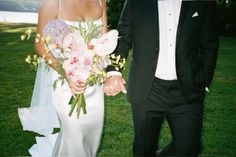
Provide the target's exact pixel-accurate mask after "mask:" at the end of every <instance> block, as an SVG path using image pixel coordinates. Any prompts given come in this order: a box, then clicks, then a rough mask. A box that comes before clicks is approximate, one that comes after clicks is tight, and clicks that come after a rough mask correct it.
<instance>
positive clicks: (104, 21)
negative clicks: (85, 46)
mask: <svg viewBox="0 0 236 157" xmlns="http://www.w3.org/2000/svg"><path fill="white" fill-rule="evenodd" d="M100 1H101V5H102V34H104V33H106V32H107V5H106V0H100Z"/></svg>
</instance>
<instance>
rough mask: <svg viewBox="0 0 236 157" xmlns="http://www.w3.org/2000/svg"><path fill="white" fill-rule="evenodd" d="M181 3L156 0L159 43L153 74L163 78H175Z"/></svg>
mask: <svg viewBox="0 0 236 157" xmlns="http://www.w3.org/2000/svg"><path fill="white" fill-rule="evenodd" d="M181 4H182V1H181V0H158V11H159V12H158V14H159V42H160V43H159V57H158V62H157V68H156V73H155V76H156V77H157V78H160V79H163V80H177V75H176V65H175V47H176V33H177V27H178V22H179V16H180V10H181Z"/></svg>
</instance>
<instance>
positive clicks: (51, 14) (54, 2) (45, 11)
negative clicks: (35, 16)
mask: <svg viewBox="0 0 236 157" xmlns="http://www.w3.org/2000/svg"><path fill="white" fill-rule="evenodd" d="M58 5H59V3H58V0H50V1H49V0H42V1H41V4H40V9H39V15H41V16H43V17H45V16H46V17H48V18H56V17H57V15H58Z"/></svg>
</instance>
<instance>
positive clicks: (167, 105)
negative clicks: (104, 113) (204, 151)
mask: <svg viewBox="0 0 236 157" xmlns="http://www.w3.org/2000/svg"><path fill="white" fill-rule="evenodd" d="M200 95H201V96H199V99H197V100H195V101H194V102H192V103H187V102H186V101H185V100H184V98H183V95H182V92H181V89H180V85H179V83H178V81H164V80H160V79H157V78H155V80H154V82H153V86H152V89H151V92H150V94H149V96H148V99H147V100H146V101H145V102H144V103H143V104H132V113H133V120H134V132H135V135H134V141H133V155H134V156H135V157H155V154H156V151H157V149H158V140H159V135H160V130H161V126H162V124H163V121H164V119H167V122H168V125H169V128H170V131H171V135H172V141H171V142H170V143H169V144H168V145H167V146H166V147H165V148H164V149H163V150H162V152H161V153H160V156H181V157H192V156H198V154H199V153H200V150H201V129H202V119H203V101H204V93H203V94H200Z"/></svg>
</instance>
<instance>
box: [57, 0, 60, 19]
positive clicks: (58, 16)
mask: <svg viewBox="0 0 236 157" xmlns="http://www.w3.org/2000/svg"><path fill="white" fill-rule="evenodd" d="M57 18H58V19H61V0H58V15H57Z"/></svg>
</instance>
